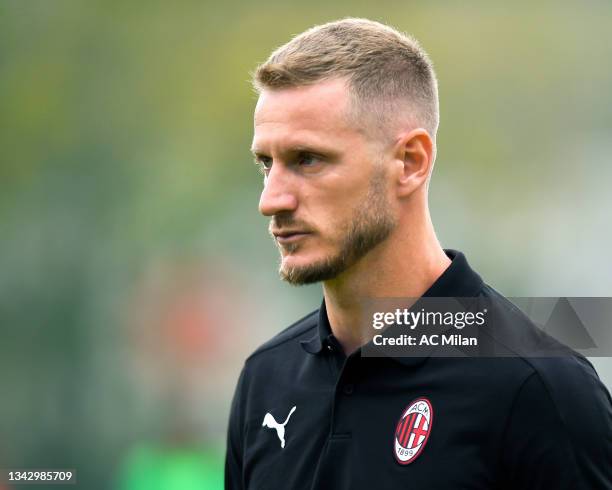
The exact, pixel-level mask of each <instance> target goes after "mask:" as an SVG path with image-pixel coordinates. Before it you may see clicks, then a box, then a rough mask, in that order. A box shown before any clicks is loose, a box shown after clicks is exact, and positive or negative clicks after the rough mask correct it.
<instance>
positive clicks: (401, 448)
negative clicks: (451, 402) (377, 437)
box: [393, 398, 433, 465]
mask: <svg viewBox="0 0 612 490" xmlns="http://www.w3.org/2000/svg"><path fill="white" fill-rule="evenodd" d="M432 423H433V409H432V407H431V403H430V401H429V400H428V399H427V398H418V399H416V400H414V401H413V402H411V403H410V405H408V406H407V407H406V409H405V410H404V412H403V413H402V416H401V417H400V419H399V421H398V422H397V427H396V428H395V436H394V441H393V453H394V454H395V460H396V461H397V462H398V463H399V464H402V465H404V464H410V463H412V462H413V461H414V460H415V459H416V458H417V456H418V455H419V454H421V452H422V451H423V448H424V447H425V444H427V439H429V434H430V433H431V424H432Z"/></svg>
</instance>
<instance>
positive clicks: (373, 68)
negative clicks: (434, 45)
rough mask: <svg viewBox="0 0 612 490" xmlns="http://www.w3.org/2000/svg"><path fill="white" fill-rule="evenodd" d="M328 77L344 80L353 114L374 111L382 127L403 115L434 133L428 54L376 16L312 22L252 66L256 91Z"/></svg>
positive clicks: (367, 116) (366, 115) (368, 116)
mask: <svg viewBox="0 0 612 490" xmlns="http://www.w3.org/2000/svg"><path fill="white" fill-rule="evenodd" d="M332 78H345V79H346V80H347V81H348V86H349V90H350V92H351V96H352V100H353V104H351V105H352V108H351V112H352V113H353V115H354V116H355V117H356V118H357V119H358V120H360V121H362V122H365V120H368V121H370V122H372V116H374V120H373V122H374V124H375V125H376V128H377V129H382V128H381V126H385V125H386V124H388V123H389V122H391V121H393V120H394V118H397V117H398V116H404V118H405V117H406V116H408V117H410V119H411V121H412V122H413V124H415V125H417V126H418V127H423V128H424V129H426V130H427V131H428V132H429V134H430V136H431V137H432V138H433V139H435V135H436V132H437V129H438V122H439V111H438V84H437V80H436V76H435V73H434V70H433V65H432V63H431V60H430V59H429V56H428V55H427V53H425V51H424V50H423V49H422V48H421V46H420V45H419V43H418V41H417V40H416V39H414V38H413V37H411V36H408V35H406V34H402V33H400V32H399V31H397V30H395V29H394V28H392V27H389V26H387V25H385V24H381V23H380V22H375V21H371V20H368V19H355V18H348V19H342V20H338V21H335V22H330V23H327V24H323V25H319V26H315V27H312V28H311V29H308V30H307V31H305V32H303V33H302V34H299V35H297V36H296V37H294V38H293V39H292V40H291V41H289V42H288V43H287V44H285V45H283V46H281V47H280V48H278V49H277V50H275V51H274V52H273V53H272V54H271V55H270V57H269V58H268V59H267V60H266V61H265V62H264V63H263V64H261V65H260V66H259V67H257V69H256V70H255V72H254V75H253V85H254V87H255V89H256V90H257V91H258V92H261V91H262V90H264V89H272V90H274V89H282V88H289V87H299V86H303V85H311V84H314V83H317V82H320V81H323V80H327V79H332ZM402 102H403V103H404V104H402ZM404 111H406V112H409V113H410V114H403V112H404ZM398 112H400V113H399V114H398Z"/></svg>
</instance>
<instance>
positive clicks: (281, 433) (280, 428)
mask: <svg viewBox="0 0 612 490" xmlns="http://www.w3.org/2000/svg"><path fill="white" fill-rule="evenodd" d="M293 412H295V407H293V408H292V409H291V411H290V412H289V415H287V418H286V419H285V421H284V422H283V423H282V424H279V423H278V422H277V421H276V420H275V419H274V417H273V416H272V414H271V413H269V412H268V413H267V414H265V415H264V419H263V424H261V426H262V427H267V428H268V429H276V435H277V436H278V438H279V439H280V443H281V448H284V447H285V425H287V422H289V417H291V414H293Z"/></svg>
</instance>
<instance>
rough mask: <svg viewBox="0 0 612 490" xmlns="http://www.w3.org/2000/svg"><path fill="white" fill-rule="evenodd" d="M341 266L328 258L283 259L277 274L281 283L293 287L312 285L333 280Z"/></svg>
mask: <svg viewBox="0 0 612 490" xmlns="http://www.w3.org/2000/svg"><path fill="white" fill-rule="evenodd" d="M342 269H343V265H342V264H341V263H340V261H338V260H335V261H334V260H332V259H331V258H329V257H318V258H309V259H306V258H297V257H283V259H282V261H281V265H280V268H279V271H278V272H279V274H280V277H281V279H282V280H283V281H286V282H288V283H289V284H292V285H294V286H302V285H305V284H314V283H317V282H322V281H327V280H329V279H333V278H335V277H336V276H337V275H338V274H339V273H340V272H342Z"/></svg>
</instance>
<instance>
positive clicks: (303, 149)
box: [251, 145, 337, 157]
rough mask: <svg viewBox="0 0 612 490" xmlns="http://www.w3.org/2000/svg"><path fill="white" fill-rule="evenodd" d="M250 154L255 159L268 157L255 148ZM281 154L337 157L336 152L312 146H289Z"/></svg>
mask: <svg viewBox="0 0 612 490" xmlns="http://www.w3.org/2000/svg"><path fill="white" fill-rule="evenodd" d="M251 153H252V154H253V156H255V157H263V156H266V157H267V156H269V155H267V154H266V153H265V152H264V151H263V150H260V149H259V148H255V147H252V148H251ZM282 153H284V154H299V153H312V154H314V155H321V156H332V157H333V156H336V155H337V152H336V151H334V150H331V149H329V150H328V149H325V148H315V147H313V146H308V145H296V146H291V147H288V148H286V149H284V150H283V151H282Z"/></svg>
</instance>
